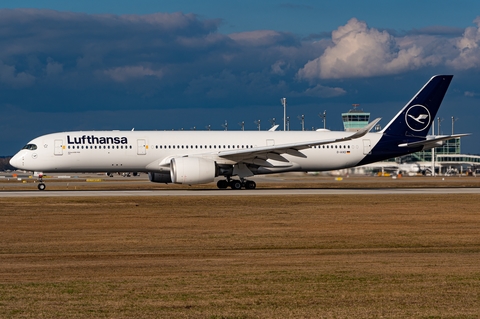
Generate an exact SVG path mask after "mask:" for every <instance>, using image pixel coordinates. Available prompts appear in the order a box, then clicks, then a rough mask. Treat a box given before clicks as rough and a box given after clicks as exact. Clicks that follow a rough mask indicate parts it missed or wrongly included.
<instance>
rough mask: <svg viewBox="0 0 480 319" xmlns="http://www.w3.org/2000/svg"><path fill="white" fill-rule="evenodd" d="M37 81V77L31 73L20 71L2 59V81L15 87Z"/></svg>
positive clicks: (0, 70) (25, 85)
mask: <svg viewBox="0 0 480 319" xmlns="http://www.w3.org/2000/svg"><path fill="white" fill-rule="evenodd" d="M34 82H35V77H34V76H33V75H31V74H28V73H25V72H20V73H18V72H17V70H16V69H15V66H12V65H7V64H4V63H3V61H1V60H0V83H4V84H7V85H10V86H12V87H14V88H19V87H27V86H30V85H32V84H33V83H34Z"/></svg>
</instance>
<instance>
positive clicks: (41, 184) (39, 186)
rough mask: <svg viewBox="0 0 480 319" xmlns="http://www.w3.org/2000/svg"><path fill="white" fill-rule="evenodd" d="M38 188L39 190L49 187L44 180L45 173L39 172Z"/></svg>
mask: <svg viewBox="0 0 480 319" xmlns="http://www.w3.org/2000/svg"><path fill="white" fill-rule="evenodd" d="M37 188H38V190H39V191H43V190H45V188H47V185H45V183H44V182H43V174H38V185H37Z"/></svg>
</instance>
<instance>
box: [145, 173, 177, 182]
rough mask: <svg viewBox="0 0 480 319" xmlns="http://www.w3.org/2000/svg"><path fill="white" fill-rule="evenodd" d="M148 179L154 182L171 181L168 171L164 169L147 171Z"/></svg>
mask: <svg viewBox="0 0 480 319" xmlns="http://www.w3.org/2000/svg"><path fill="white" fill-rule="evenodd" d="M148 179H149V180H150V182H154V183H165V184H168V183H171V182H172V178H171V177H170V171H165V172H149V173H148Z"/></svg>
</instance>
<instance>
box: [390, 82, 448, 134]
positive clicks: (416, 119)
mask: <svg viewBox="0 0 480 319" xmlns="http://www.w3.org/2000/svg"><path fill="white" fill-rule="evenodd" d="M452 78H453V75H436V76H434V77H432V78H431V79H430V81H428V83H427V84H425V86H424V87H423V88H422V89H421V90H420V91H419V92H418V93H417V94H416V95H415V96H414V97H413V98H412V99H411V100H410V102H408V103H407V105H405V107H404V108H403V109H402V110H401V111H400V112H399V113H398V114H397V116H395V117H394V118H393V119H392V120H391V121H390V123H388V124H387V126H386V127H385V128H384V129H383V130H382V132H383V134H385V135H389V136H398V137H400V136H407V137H425V136H427V134H428V131H429V130H430V126H431V125H432V122H433V120H434V119H435V115H436V114H437V111H438V108H439V107H440V104H441V103H442V100H443V97H444V96H445V93H446V92H447V89H448V86H449V85H450V82H451V81H452Z"/></svg>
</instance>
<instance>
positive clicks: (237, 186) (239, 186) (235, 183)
mask: <svg viewBox="0 0 480 319" xmlns="http://www.w3.org/2000/svg"><path fill="white" fill-rule="evenodd" d="M230 187H231V188H232V189H242V182H240V181H231V182H230Z"/></svg>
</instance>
